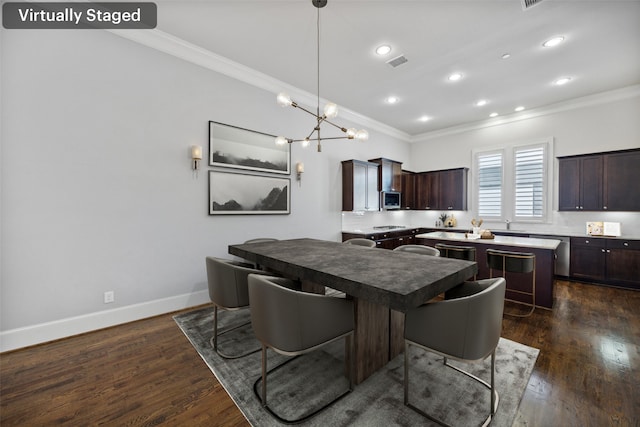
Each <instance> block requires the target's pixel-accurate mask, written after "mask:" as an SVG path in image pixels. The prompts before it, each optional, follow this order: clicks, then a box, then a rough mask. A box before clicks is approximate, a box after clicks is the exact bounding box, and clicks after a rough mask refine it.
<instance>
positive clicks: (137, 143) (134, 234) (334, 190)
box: [0, 30, 409, 350]
mask: <svg viewBox="0 0 640 427" xmlns="http://www.w3.org/2000/svg"><path fill="white" fill-rule="evenodd" d="M1 55H2V57H1V59H2V64H1V65H2V76H1V77H2V87H1V91H2V146H1V154H2V159H1V161H2V181H1V185H2V187H1V205H0V206H1V209H2V211H1V213H2V215H1V217H0V218H1V238H2V239H1V240H2V242H1V252H0V255H1V265H0V267H1V276H0V277H1V283H0V307H1V314H0V331H1V332H0V340H1V341H0V350H8V349H12V348H17V347H21V346H25V345H29V344H33V343H37V342H42V341H46V340H50V339H55V338H59V337H62V336H66V335H71V334H74V333H80V332H84V331H86V330H91V329H95V328H98V327H104V326H110V325H113V324H116V323H119V322H123V321H129V320H134V319H137V318H142V317H145V316H150V315H153V314H158V313H161V312H164V311H169V310H173V309H178V308H181V307H187V306H193V305H196V304H199V303H203V302H206V301H207V300H208V296H207V293H206V291H205V290H206V276H205V268H204V258H205V256H207V255H214V256H228V255H227V246H228V245H229V244H232V243H240V242H242V241H244V240H246V239H249V238H253V237H259V236H272V237H276V238H291V237H303V236H304V237H315V238H321V239H329V240H338V239H339V238H340V229H341V215H340V211H341V172H340V161H341V160H345V159H350V158H358V159H368V158H372V157H380V156H385V157H390V158H393V159H397V160H400V161H405V162H407V161H408V160H409V145H408V144H407V143H404V142H399V141H397V140H394V139H393V138H391V137H387V136H385V135H382V134H379V133H376V132H374V131H371V132H370V133H371V138H370V141H369V142H367V143H358V142H354V141H346V142H340V141H335V142H327V143H326V144H324V146H323V152H322V153H316V152H315V150H313V149H308V150H303V149H301V148H300V147H299V146H294V147H293V149H292V156H291V158H292V163H293V164H295V163H296V162H297V161H302V162H304V163H305V173H304V175H303V178H302V179H303V180H302V185H301V186H300V187H299V186H298V184H297V183H296V182H295V177H294V176H293V175H292V177H291V178H292V185H291V190H292V194H291V202H292V209H291V214H290V215H274V216H267V215H265V216H259V217H255V216H228V217H218V216H216V217H212V216H208V215H207V203H208V197H207V191H208V190H207V189H208V181H207V171H208V170H209V169H210V168H209V167H208V166H207V165H206V161H205V160H203V166H202V170H201V171H200V173H199V175H198V176H197V177H194V175H193V174H192V171H191V169H190V159H189V154H190V151H189V148H190V146H191V145H193V144H198V145H202V146H203V147H204V151H205V156H206V153H207V152H208V147H207V139H208V123H207V122H208V120H215V121H219V122H223V123H229V124H233V125H237V126H242V127H246V128H250V129H254V130H259V131H262V132H266V133H272V134H287V135H292V136H295V135H303V134H306V133H308V132H309V130H310V129H311V128H312V126H313V118H311V117H305V116H304V115H303V114H302V113H301V112H299V111H295V110H284V109H281V108H280V107H278V106H277V105H276V103H275V94H274V93H270V92H268V91H264V90H261V89H258V88H256V87H254V86H250V85H248V84H245V83H242V82H239V81H237V80H234V79H232V78H229V77H225V76H223V75H221V74H217V73H214V72H212V71H210V70H207V69H205V68H201V67H199V66H196V65H193V64H191V63H188V62H185V61H183V60H180V59H177V58H174V57H171V56H169V55H166V54H164V53H161V52H159V51H156V50H153V49H150V48H147V47H144V46H141V45H139V44H137V43H135V42H132V41H129V40H126V39H123V38H120V37H119V36H117V35H114V34H111V33H108V32H103V31H97V30H87V31H44V30H41V31H18V30H11V31H7V30H2V54H1ZM344 124H345V125H347V126H351V124H349V123H346V122H345V123H344ZM358 127H362V126H358ZM108 290H113V291H115V303H113V304H109V305H105V304H104V303H103V292H105V291H108Z"/></svg>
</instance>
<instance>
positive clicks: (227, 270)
mask: <svg viewBox="0 0 640 427" xmlns="http://www.w3.org/2000/svg"><path fill="white" fill-rule="evenodd" d="M206 263H207V281H208V284H209V298H210V299H211V302H213V337H212V338H211V345H212V346H213V349H214V350H215V352H216V353H218V355H220V357H223V358H225V359H237V358H240V357H244V356H247V355H249V354H252V353H256V352H258V351H260V348H254V349H251V350H248V351H245V352H242V353H240V354H235V355H229V354H225V353H223V352H222V351H220V350H219V349H218V340H219V338H220V336H221V335H224V334H226V333H228V332H231V331H233V330H235V329H238V328H240V327H242V326H245V325H248V324H249V323H250V321H249V322H244V323H240V324H237V325H235V326H231V327H229V328H227V329H225V330H224V331H218V309H223V310H228V311H233V310H238V309H241V308H247V307H248V306H249V290H248V283H247V276H248V275H249V274H252V273H254V274H266V273H265V272H263V271H261V270H257V269H255V268H252V265H251V264H246V263H241V262H236V261H231V260H225V259H220V258H215V257H207V258H206Z"/></svg>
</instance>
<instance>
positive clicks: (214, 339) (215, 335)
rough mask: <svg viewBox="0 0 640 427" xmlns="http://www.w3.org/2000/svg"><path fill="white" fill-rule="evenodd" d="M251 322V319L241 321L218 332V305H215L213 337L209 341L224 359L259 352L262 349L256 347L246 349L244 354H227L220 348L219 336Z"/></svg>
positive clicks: (237, 357)
mask: <svg viewBox="0 0 640 427" xmlns="http://www.w3.org/2000/svg"><path fill="white" fill-rule="evenodd" d="M249 324H251V321H249V322H244V323H241V324H239V325H236V326H231V327H229V328H227V329H225V330H224V331H222V332H218V306H217V305H214V306H213V337H212V338H211V340H210V342H209V343H210V344H211V346H212V347H213V350H214V351H215V352H216V353H217V354H218V356H220V357H222V358H223V359H239V358H241V357H245V356H248V355H250V354H253V353H257V352H258V351H260V349H259V348H255V349H251V350H248V351H246V352H244V353H242V354H237V355H229V354H225V353H223V352H222V351H220V350H218V337H220V336H222V335H224V334H226V333H227V332H231V331H233V330H236V329H238V328H241V327H243V326H246V325H249Z"/></svg>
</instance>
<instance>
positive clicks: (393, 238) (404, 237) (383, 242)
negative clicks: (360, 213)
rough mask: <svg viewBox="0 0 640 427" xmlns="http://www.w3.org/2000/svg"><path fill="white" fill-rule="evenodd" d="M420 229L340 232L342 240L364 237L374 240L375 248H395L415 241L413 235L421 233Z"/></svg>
mask: <svg viewBox="0 0 640 427" xmlns="http://www.w3.org/2000/svg"><path fill="white" fill-rule="evenodd" d="M421 232H422V231H421V229H417V228H415V229H402V230H395V231H381V232H378V233H367V234H364V233H342V241H343V242H344V241H345V240H349V239H353V238H365V239H370V240H373V241H374V242H376V248H380V249H391V250H392V249H395V248H397V247H398V246H402V245H412V244H414V243H415V235H416V234H419V233H421Z"/></svg>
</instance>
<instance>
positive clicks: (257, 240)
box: [244, 237, 278, 270]
mask: <svg viewBox="0 0 640 427" xmlns="http://www.w3.org/2000/svg"><path fill="white" fill-rule="evenodd" d="M277 241H278V239H274V238H273V237H256V238H255V239H249V240H247V241H245V242H244V243H245V245H246V244H247V243H249V244H250V243H265V242H277ZM253 266H254V268H257V269H258V270H267V269H266V268H264V267H263V266H261V265H260V264H258V263H257V262H256V263H253Z"/></svg>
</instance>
